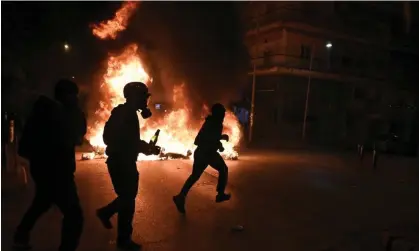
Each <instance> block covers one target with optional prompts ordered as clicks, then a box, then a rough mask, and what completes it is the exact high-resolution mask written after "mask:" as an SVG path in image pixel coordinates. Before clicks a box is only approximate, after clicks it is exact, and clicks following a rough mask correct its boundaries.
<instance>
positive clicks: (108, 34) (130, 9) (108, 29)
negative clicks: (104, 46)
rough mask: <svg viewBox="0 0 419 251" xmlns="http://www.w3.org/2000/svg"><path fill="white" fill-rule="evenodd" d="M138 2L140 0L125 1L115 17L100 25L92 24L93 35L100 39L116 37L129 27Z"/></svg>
mask: <svg viewBox="0 0 419 251" xmlns="http://www.w3.org/2000/svg"><path fill="white" fill-rule="evenodd" d="M138 4H139V2H124V3H123V4H122V6H121V8H120V9H119V10H118V11H117V12H116V13H115V16H114V18H113V19H111V20H108V21H106V22H102V23H100V24H99V25H95V24H94V25H92V28H93V30H92V31H93V35H95V36H97V37H98V38H100V39H109V38H110V39H115V38H116V36H117V35H118V33H119V32H121V31H123V30H125V29H126V28H127V25H128V20H129V18H130V17H131V16H132V15H133V14H134V12H135V10H136V9H137V7H138Z"/></svg>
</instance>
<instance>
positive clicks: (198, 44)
mask: <svg viewBox="0 0 419 251" xmlns="http://www.w3.org/2000/svg"><path fill="white" fill-rule="evenodd" d="M120 5H121V3H118V2H62V3H61V2H42V3H36V2H2V53H3V54H2V61H3V64H2V65H8V64H10V65H11V64H18V65H20V66H21V67H22V68H23V69H24V70H25V73H26V75H27V76H26V85H28V86H31V87H32V88H36V89H38V90H41V91H48V90H50V89H51V86H52V85H53V83H54V81H56V79H58V78H60V77H63V76H76V80H77V82H78V83H79V84H81V85H84V86H88V87H89V90H90V91H89V92H90V94H91V96H92V97H94V96H95V93H94V92H96V91H95V90H97V84H98V81H97V79H98V77H100V76H101V75H100V74H101V73H103V70H104V67H103V66H104V65H103V63H104V62H105V60H106V57H107V55H108V53H109V52H111V53H112V52H118V51H120V50H121V49H123V48H124V47H125V46H126V45H128V44H129V43H131V42H135V43H137V44H139V45H140V46H142V50H143V51H144V55H142V56H143V57H144V60H146V62H147V65H148V66H149V67H150V69H149V70H150V72H151V75H152V76H153V77H154V78H155V82H156V83H155V85H156V87H157V88H156V89H155V90H154V91H155V92H157V93H156V94H157V95H155V96H157V97H158V98H160V99H163V98H164V97H166V98H167V97H169V96H170V89H171V85H172V84H174V83H180V82H181V81H185V82H186V83H187V85H188V87H189V93H190V95H189V96H191V97H192V98H193V100H196V101H198V102H194V103H196V104H198V103H202V102H207V103H212V102H215V101H230V100H231V99H235V98H236V97H237V93H238V92H237V91H236V89H237V87H239V86H241V85H243V84H244V82H245V81H246V80H245V79H246V78H245V74H244V73H245V72H246V69H247V68H248V67H247V66H248V58H247V52H246V48H245V46H244V44H243V38H242V35H243V33H242V32H241V29H240V25H239V23H238V17H237V12H236V9H235V5H234V3H228V2H212V3H210V2H207V3H196V2H165V3H164V2H143V3H141V4H140V7H139V8H138V10H137V12H136V14H135V15H134V16H133V17H132V19H131V21H130V23H129V26H128V29H127V30H126V31H125V32H123V33H121V34H120V35H119V37H118V38H117V39H116V40H114V41H101V40H99V39H97V38H95V37H94V36H93V35H92V34H91V30H90V28H89V24H91V23H97V22H100V21H103V20H107V19H110V18H112V17H113V15H114V13H115V11H116V10H117V9H118V8H119V7H120ZM65 42H68V43H69V44H70V45H71V46H72V48H71V52H70V53H65V52H64V50H63V45H64V43H65ZM9 62H11V63H9ZM3 68H4V67H3ZM162 75H164V76H163V77H161V76H162ZM159 87H164V88H159ZM164 90H166V92H167V93H166V92H165V91H164ZM168 90H169V91H168ZM165 93H166V95H165Z"/></svg>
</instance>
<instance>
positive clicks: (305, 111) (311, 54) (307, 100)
mask: <svg viewBox="0 0 419 251" xmlns="http://www.w3.org/2000/svg"><path fill="white" fill-rule="evenodd" d="M314 50H315V47H314V46H313V49H312V50H311V52H310V66H309V73H308V74H309V75H308V83H307V91H306V105H305V109H304V121H303V140H305V138H306V126H307V113H308V102H309V98H310V85H311V70H312V67H313V53H314Z"/></svg>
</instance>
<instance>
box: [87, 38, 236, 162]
mask: <svg viewBox="0 0 419 251" xmlns="http://www.w3.org/2000/svg"><path fill="white" fill-rule="evenodd" d="M137 49H138V47H137V45H135V44H132V45H129V46H127V47H126V48H125V50H124V51H123V52H122V54H120V55H116V56H115V55H112V56H110V57H109V59H108V62H107V71H106V73H105V75H104V76H103V82H102V84H101V88H100V92H101V93H102V97H103V98H102V100H101V101H100V103H99V104H100V108H99V109H98V110H97V111H96V115H97V117H98V120H96V121H95V122H94V124H93V125H91V126H89V128H88V133H87V139H88V140H89V142H90V144H91V145H92V146H93V147H95V148H96V149H98V150H99V149H104V148H105V147H106V146H105V144H104V142H103V139H102V135H103V128H104V125H105V122H106V121H107V120H108V118H109V116H110V114H111V111H112V109H113V108H114V107H115V106H117V105H119V104H122V103H124V102H125V99H124V97H123V88H124V86H125V84H127V83H128V82H132V81H141V82H144V83H146V84H147V85H148V86H149V87H150V88H152V86H151V84H152V79H151V77H150V76H149V75H148V73H147V72H146V71H145V69H144V67H143V63H142V62H141V59H140V56H139V55H138V51H137ZM184 87H185V85H184V84H181V85H178V86H175V87H174V90H173V93H174V94H173V103H174V104H175V109H173V110H172V111H168V112H167V113H166V114H165V115H164V116H162V117H161V118H158V116H153V117H151V118H150V119H147V120H144V119H142V118H141V116H140V115H139V118H140V126H141V129H140V131H141V138H142V139H144V140H149V139H150V138H151V137H152V136H153V135H154V133H155V132H156V130H157V129H160V130H161V132H160V136H159V140H158V143H157V144H158V145H159V146H161V147H162V148H163V151H162V154H161V155H160V156H145V155H142V154H140V155H139V157H138V159H139V160H155V159H161V158H165V157H166V158H170V156H172V155H171V154H179V155H182V156H189V155H190V153H191V151H193V150H194V149H195V146H194V144H193V142H194V139H195V136H196V134H197V133H198V130H199V128H200V126H201V125H202V123H203V120H202V121H194V120H193V119H192V118H191V116H190V110H189V109H188V99H187V98H186V97H185V95H184ZM224 131H225V133H227V134H228V135H229V136H230V141H229V142H225V141H222V143H223V146H224V148H225V151H224V152H223V153H222V154H223V155H224V157H226V158H236V157H237V156H238V154H237V152H236V151H235V150H234V146H236V145H237V144H238V143H239V140H240V136H241V131H240V126H239V122H238V120H237V118H236V117H235V116H234V114H233V113H232V112H230V111H228V112H227V114H226V117H225V120H224ZM188 153H189V154H188ZM86 156H88V155H86ZM89 156H91V155H89ZM86 158H89V157H86Z"/></svg>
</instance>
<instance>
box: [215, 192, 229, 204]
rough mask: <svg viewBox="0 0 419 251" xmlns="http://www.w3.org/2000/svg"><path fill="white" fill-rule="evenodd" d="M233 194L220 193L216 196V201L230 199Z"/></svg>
mask: <svg viewBox="0 0 419 251" xmlns="http://www.w3.org/2000/svg"><path fill="white" fill-rule="evenodd" d="M230 198H231V194H225V193H219V194H217V196H216V197H215V202H217V203H220V202H223V201H226V200H230Z"/></svg>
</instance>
